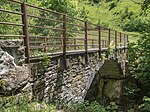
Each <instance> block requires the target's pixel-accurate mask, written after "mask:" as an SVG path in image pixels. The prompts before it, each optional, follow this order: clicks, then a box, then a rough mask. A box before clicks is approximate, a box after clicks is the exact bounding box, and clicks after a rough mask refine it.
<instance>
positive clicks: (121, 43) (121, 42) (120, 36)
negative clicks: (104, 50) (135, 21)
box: [120, 32, 122, 54]
mask: <svg viewBox="0 0 150 112" xmlns="http://www.w3.org/2000/svg"><path fill="white" fill-rule="evenodd" d="M121 47H122V33H121V32H120V54H121V50H122V49H121Z"/></svg>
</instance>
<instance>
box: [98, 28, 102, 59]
mask: <svg viewBox="0 0 150 112" xmlns="http://www.w3.org/2000/svg"><path fill="white" fill-rule="evenodd" d="M98 45H99V52H98V53H99V58H101V48H102V47H101V27H100V26H98Z"/></svg>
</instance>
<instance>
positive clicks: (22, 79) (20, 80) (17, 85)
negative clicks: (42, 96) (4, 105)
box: [0, 49, 29, 95]
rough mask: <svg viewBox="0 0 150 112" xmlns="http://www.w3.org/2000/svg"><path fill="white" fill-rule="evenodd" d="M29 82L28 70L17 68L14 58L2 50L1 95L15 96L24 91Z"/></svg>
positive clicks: (22, 67) (0, 60) (0, 70)
mask: <svg viewBox="0 0 150 112" xmlns="http://www.w3.org/2000/svg"><path fill="white" fill-rule="evenodd" d="M28 81H29V70H28V68H27V67H26V66H17V65H16V64H15V62H14V58H13V57H12V56H11V55H9V54H8V53H7V52H5V51H3V50H2V49H0V94H5V95H6V94H12V93H13V94H15V93H16V92H19V91H20V90H21V89H23V88H24V87H25V86H26V85H27V83H28Z"/></svg>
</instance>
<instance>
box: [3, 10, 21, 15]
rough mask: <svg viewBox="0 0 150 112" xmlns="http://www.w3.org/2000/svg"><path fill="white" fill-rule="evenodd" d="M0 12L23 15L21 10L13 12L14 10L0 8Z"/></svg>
mask: <svg viewBox="0 0 150 112" xmlns="http://www.w3.org/2000/svg"><path fill="white" fill-rule="evenodd" d="M0 11H1V12H8V13H12V14H17V15H23V13H21V12H14V11H10V10H3V9H0Z"/></svg>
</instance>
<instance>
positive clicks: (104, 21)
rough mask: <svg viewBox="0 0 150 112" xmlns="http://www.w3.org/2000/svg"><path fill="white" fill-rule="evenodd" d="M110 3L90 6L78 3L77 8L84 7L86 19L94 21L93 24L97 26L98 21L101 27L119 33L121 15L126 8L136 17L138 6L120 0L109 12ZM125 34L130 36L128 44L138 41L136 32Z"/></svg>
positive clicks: (126, 0) (129, 1)
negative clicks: (106, 27)
mask: <svg viewBox="0 0 150 112" xmlns="http://www.w3.org/2000/svg"><path fill="white" fill-rule="evenodd" d="M138 1H140V0H138ZM111 3H112V2H107V3H105V2H101V3H99V4H96V5H94V6H92V5H91V4H88V3H85V2H80V4H79V7H80V8H81V7H85V9H86V10H87V12H88V18H89V19H90V21H94V23H96V24H97V23H98V20H100V23H101V25H104V26H108V27H110V28H112V29H116V30H119V31H122V29H121V27H120V25H121V24H123V22H122V21H121V15H122V13H123V12H124V11H125V9H126V7H128V11H129V12H131V11H132V12H133V13H134V16H138V15H139V13H140V5H138V4H135V3H134V2H132V1H131V0H121V1H120V2H119V3H118V4H117V6H116V7H115V8H113V9H112V10H109V7H110V4H111ZM126 33H128V34H130V35H129V36H130V39H129V41H130V42H133V41H136V40H137V39H138V38H137V37H138V36H137V35H138V33H137V32H126Z"/></svg>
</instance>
